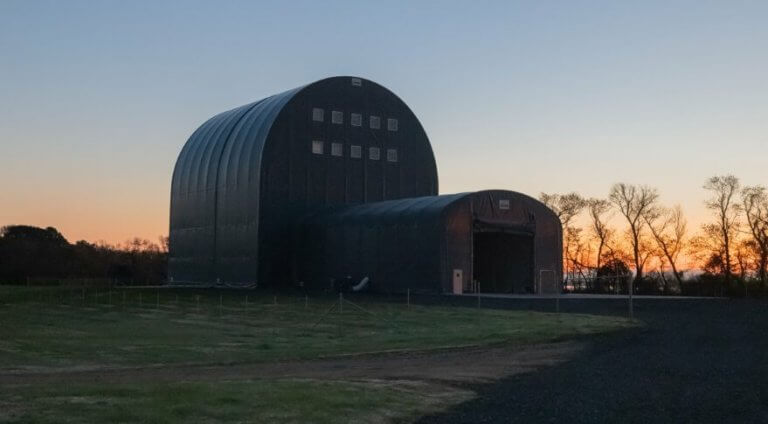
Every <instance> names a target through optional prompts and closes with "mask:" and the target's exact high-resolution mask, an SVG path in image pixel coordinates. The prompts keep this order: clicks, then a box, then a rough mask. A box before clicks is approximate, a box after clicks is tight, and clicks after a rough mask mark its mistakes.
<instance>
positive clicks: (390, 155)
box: [312, 140, 397, 162]
mask: <svg viewBox="0 0 768 424" xmlns="http://www.w3.org/2000/svg"><path fill="white" fill-rule="evenodd" d="M312 153H314V154H316V155H322V154H325V142H323V141H322V140H312ZM331 156H338V157H341V156H344V144H342V143H331ZM349 157H351V158H353V159H360V158H362V157H363V147H362V146H356V145H354V144H353V145H351V146H349ZM368 159H370V160H380V159H381V149H380V148H378V147H369V148H368ZM387 162H397V149H387Z"/></svg>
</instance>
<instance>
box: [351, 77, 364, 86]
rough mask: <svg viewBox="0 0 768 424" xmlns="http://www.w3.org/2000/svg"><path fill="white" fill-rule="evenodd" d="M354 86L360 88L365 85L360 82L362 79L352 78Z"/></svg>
mask: <svg viewBox="0 0 768 424" xmlns="http://www.w3.org/2000/svg"><path fill="white" fill-rule="evenodd" d="M352 85H353V86H355V87H360V86H361V85H363V82H362V81H361V80H360V78H352Z"/></svg>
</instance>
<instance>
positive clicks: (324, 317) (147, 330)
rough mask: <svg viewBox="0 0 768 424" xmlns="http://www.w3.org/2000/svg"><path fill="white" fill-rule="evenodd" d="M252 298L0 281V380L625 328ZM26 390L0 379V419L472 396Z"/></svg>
mask: <svg viewBox="0 0 768 424" xmlns="http://www.w3.org/2000/svg"><path fill="white" fill-rule="evenodd" d="M158 294H159V296H160V297H159V298H158ZM220 295H221V297H219V296H220ZM247 295H248V304H247V305H246V297H245V296H246V292H235V291H225V292H222V293H219V292H216V291H202V290H199V291H192V290H160V291H158V290H150V289H147V290H136V289H122V290H112V291H106V290H105V289H99V290H96V289H93V288H91V289H88V290H86V291H83V290H80V289H66V288H50V287H48V288H36V287H31V288H26V287H3V286H0V372H11V371H13V372H22V373H23V372H24V370H38V369H42V370H67V369H68V370H72V369H83V368H86V369H87V368H96V369H99V368H103V367H123V366H126V367H130V366H148V365H162V364H189V363H198V364H223V363H237V362H242V363H253V362H269V361H277V360H290V359H311V358H317V357H320V356H326V355H340V354H355V353H364V352H376V351H385V350H406V349H408V350H424V349H433V348H442V347H455V346H467V345H476V346H481V345H489V344H497V343H509V344H531V343H541V342H549V341H555V340H562V339H567V338H574V337H579V336H583V335H590V334H596V333H604V332H609V331H615V330H619V329H622V328H626V327H630V326H631V325H630V323H629V322H628V321H627V320H625V319H623V318H616V317H598V316H591V315H574V314H568V315H565V314H564V315H558V314H549V313H540V312H527V311H503V310H492V309H482V308H480V309H478V308H464V307H452V306H415V305H411V306H410V307H408V306H406V305H405V304H404V303H405V302H404V300H405V299H400V300H401V301H400V302H386V301H384V300H386V298H381V297H379V298H377V297H371V296H368V297H359V296H358V297H348V300H352V301H354V302H355V304H357V305H359V306H360V308H361V309H358V308H356V307H355V306H353V305H352V304H350V303H345V304H344V311H343V313H340V311H339V310H338V308H337V306H338V298H336V297H309V298H307V299H305V298H304V297H299V296H280V297H278V298H275V297H273V296H272V295H268V294H266V293H263V292H258V293H254V292H248V293H247ZM158 300H159V302H158ZM307 300H308V302H307V303H305V301H307ZM390 300H392V299H390ZM333 305H336V308H335V309H333V310H331V312H330V313H327V312H328V311H329V310H330V309H331V306H333ZM180 378H181V377H180ZM24 381H25V384H15V385H5V386H3V384H2V383H1V382H0V422H11V423H15V422H19V423H21V422H24V423H28V422H34V423H80V422H83V423H86V422H87V423H90V422H118V423H119V422H124V423H125V422H141V423H155V422H157V423H188V422H281V423H303V422H313V423H326V422H328V423H331V422H360V423H370V422H392V421H396V422H401V421H411V420H413V419H415V418H417V417H419V416H421V415H423V414H426V413H430V412H434V411H438V410H440V409H442V408H445V407H447V406H449V405H453V404H456V403H459V402H462V401H465V400H467V399H469V398H471V397H472V396H473V393H472V392H470V391H468V390H459V389H456V388H453V387H448V386H444V385H442V386H435V385H434V384H428V383H424V382H422V383H419V382H402V381H387V382H383V381H356V382H343V381H316V380H285V379H278V380H275V379H271V380H270V379H263V380H239V381H226V380H225V381H178V382H162V383H161V382H152V383H138V382H137V381H140V380H130V379H129V380H127V382H126V383H120V384H109V383H108V382H107V381H108V380H105V382H104V383H98V384H96V383H94V384H84V383H72V382H67V384H63V383H62V382H63V381H66V380H60V381H58V380H55V379H54V381H46V380H45V379H43V380H39V381H38V380H35V379H34V378H30V379H27V380H24ZM124 381H125V380H124Z"/></svg>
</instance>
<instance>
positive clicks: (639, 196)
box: [608, 183, 659, 282]
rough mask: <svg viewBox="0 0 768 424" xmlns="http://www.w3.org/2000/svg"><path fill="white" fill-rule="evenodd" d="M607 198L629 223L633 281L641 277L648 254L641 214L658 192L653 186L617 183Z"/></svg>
mask: <svg viewBox="0 0 768 424" xmlns="http://www.w3.org/2000/svg"><path fill="white" fill-rule="evenodd" d="M608 198H609V200H610V201H611V203H613V205H614V206H616V209H618V210H619V212H620V213H621V215H622V216H623V217H624V218H625V219H626V220H627V224H628V225H629V229H628V232H627V234H628V236H629V243H630V246H631V247H632V255H633V257H634V260H635V278H634V281H635V282H639V281H640V280H642V279H643V268H644V266H645V263H646V261H647V260H648V257H649V255H650V252H649V249H648V246H647V242H646V241H645V240H644V239H643V232H644V231H643V227H644V226H645V221H644V220H643V216H644V215H645V214H646V213H647V211H648V210H650V209H652V208H653V207H654V206H655V204H656V200H657V199H658V198H659V194H658V192H657V191H656V189H655V188H651V187H647V186H635V185H630V184H624V183H618V184H615V185H614V186H613V187H612V188H611V192H610V194H609V195H608Z"/></svg>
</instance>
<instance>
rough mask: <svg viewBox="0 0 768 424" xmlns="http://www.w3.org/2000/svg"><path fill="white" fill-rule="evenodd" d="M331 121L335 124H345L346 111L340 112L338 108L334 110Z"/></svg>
mask: <svg viewBox="0 0 768 424" xmlns="http://www.w3.org/2000/svg"><path fill="white" fill-rule="evenodd" d="M331 122H332V123H334V124H343V123H344V113H343V112H339V111H338V110H334V111H333V112H331Z"/></svg>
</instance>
